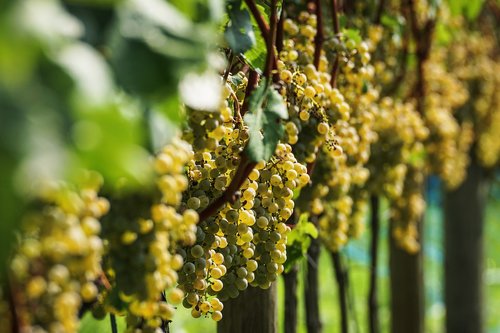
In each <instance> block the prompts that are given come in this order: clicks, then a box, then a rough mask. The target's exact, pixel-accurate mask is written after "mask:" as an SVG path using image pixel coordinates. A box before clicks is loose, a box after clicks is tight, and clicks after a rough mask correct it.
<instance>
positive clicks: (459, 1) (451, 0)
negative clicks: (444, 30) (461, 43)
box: [447, 0, 484, 21]
mask: <svg viewBox="0 0 500 333" xmlns="http://www.w3.org/2000/svg"><path fill="white" fill-rule="evenodd" d="M447 3H448V6H449V8H450V11H451V13H452V14H453V15H463V14H464V15H465V16H466V17H467V19H469V20H470V21H473V20H474V19H475V18H476V17H477V16H478V15H479V13H480V12H481V8H482V7H483V4H484V0H448V1H447Z"/></svg>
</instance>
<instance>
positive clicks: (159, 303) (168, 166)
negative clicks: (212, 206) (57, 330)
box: [94, 139, 198, 332]
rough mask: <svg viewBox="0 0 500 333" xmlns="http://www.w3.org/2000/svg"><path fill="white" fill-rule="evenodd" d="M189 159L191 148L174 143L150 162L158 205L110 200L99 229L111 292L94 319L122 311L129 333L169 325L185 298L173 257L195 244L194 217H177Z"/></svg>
mask: <svg viewBox="0 0 500 333" xmlns="http://www.w3.org/2000/svg"><path fill="white" fill-rule="evenodd" d="M192 157H193V154H192V150H191V147H190V146H189V145H188V144H187V143H186V142H184V141H181V140H179V139H174V140H173V142H172V143H171V144H169V145H167V146H165V147H164V148H163V149H162V151H161V152H160V153H159V154H158V155H157V156H156V158H155V159H154V168H155V170H156V173H157V188H158V192H159V193H158V194H159V195H157V196H158V197H159V199H158V200H157V202H156V203H155V204H153V205H151V203H152V199H151V198H152V197H155V196H152V195H150V194H149V193H145V194H144V195H138V194H135V195H133V196H129V195H124V196H123V197H120V198H115V199H114V201H113V207H112V210H111V212H110V215H109V218H108V219H106V220H105V221H104V223H103V237H104V239H106V241H107V248H106V250H107V253H106V254H107V256H106V261H105V263H106V267H107V271H106V273H107V275H108V277H109V279H110V280H111V283H112V288H111V290H108V291H107V292H106V296H107V297H106V299H105V300H104V304H99V305H98V306H97V307H96V308H95V309H94V313H95V314H96V315H97V316H99V315H102V314H104V313H105V312H106V311H111V312H115V313H120V311H121V310H122V309H127V310H128V311H127V325H128V330H129V331H130V332H138V331H139V329H142V330H144V332H149V331H154V330H155V329H156V328H159V327H160V326H161V325H162V324H163V323H164V322H165V321H169V320H171V319H172V317H173V314H174V310H175V309H174V305H175V304H178V303H180V302H181V301H182V299H183V297H184V293H183V292H182V290H180V289H178V288H176V285H177V279H178V274H177V271H178V270H179V269H181V267H182V265H183V258H182V256H181V255H180V254H177V253H176V252H177V249H178V247H179V246H185V245H189V244H192V243H193V242H194V241H195V239H196V236H195V231H196V223H197V222H198V214H197V213H196V211H194V210H192V209H185V210H183V211H179V208H180V205H181V200H182V192H183V191H185V190H186V189H187V186H188V179H187V178H186V176H185V174H184V171H185V170H184V169H185V165H186V163H187V162H188V161H189V160H191V159H192ZM102 307H104V308H105V310H106V311H102V309H101V308H102Z"/></svg>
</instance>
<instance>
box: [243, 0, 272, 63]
mask: <svg viewBox="0 0 500 333" xmlns="http://www.w3.org/2000/svg"><path fill="white" fill-rule="evenodd" d="M257 8H258V9H259V12H260V15H261V16H262V18H263V19H264V21H266V22H269V14H268V13H267V12H266V9H265V8H264V7H263V6H261V5H257ZM252 26H253V29H254V31H259V26H258V25H257V22H256V21H255V19H254V18H253V16H252ZM255 40H256V43H255V45H254V46H253V47H252V48H251V49H250V50H248V51H246V52H245V54H244V57H245V60H246V61H247V63H248V64H249V65H250V67H252V68H253V69H254V70H256V71H257V72H259V73H262V69H263V68H264V66H265V63H266V56H267V48H266V41H265V40H264V38H263V37H262V35H261V34H260V33H258V34H256V35H255Z"/></svg>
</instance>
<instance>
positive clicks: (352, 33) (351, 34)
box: [342, 29, 363, 44]
mask: <svg viewBox="0 0 500 333" xmlns="http://www.w3.org/2000/svg"><path fill="white" fill-rule="evenodd" d="M342 33H343V34H344V36H346V37H347V38H348V39H352V40H353V41H354V42H356V44H359V43H361V41H362V40H363V39H362V38H361V35H360V34H359V30H358V29H344V30H343V31H342Z"/></svg>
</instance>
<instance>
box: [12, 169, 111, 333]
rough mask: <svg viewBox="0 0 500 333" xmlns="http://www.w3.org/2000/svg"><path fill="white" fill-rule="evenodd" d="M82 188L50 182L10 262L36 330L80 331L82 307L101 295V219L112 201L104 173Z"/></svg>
mask: <svg viewBox="0 0 500 333" xmlns="http://www.w3.org/2000/svg"><path fill="white" fill-rule="evenodd" d="M88 180H89V181H88V182H85V183H84V184H83V185H82V186H81V187H80V188H79V189H73V188H70V187H69V186H68V185H66V184H63V183H61V184H49V185H48V186H47V188H45V189H44V190H43V191H42V193H41V194H40V196H39V205H40V208H39V209H34V210H33V211H32V212H31V213H29V214H27V215H26V216H25V218H24V221H23V228H22V236H21V239H20V242H19V245H18V246H17V247H16V250H15V254H14V256H13V258H12V260H11V262H10V275H11V276H12V277H13V279H12V281H11V288H12V290H11V292H12V293H13V294H15V295H16V296H15V298H16V299H17V300H18V301H19V302H20V304H16V306H17V307H18V310H19V311H18V312H19V316H20V317H21V318H23V320H22V321H23V322H25V323H28V324H29V326H30V329H31V331H32V332H37V333H42V332H77V331H78V325H79V317H78V313H79V310H80V308H81V306H82V305H83V304H84V303H89V302H93V301H95V300H96V298H97V296H98V291H99V290H98V285H96V283H97V281H98V280H99V277H100V275H101V274H102V269H101V256H102V253H103V242H102V240H101V239H100V238H99V233H100V230H101V223H100V222H99V219H100V218H101V217H102V216H103V215H104V214H106V213H107V211H108V209H109V202H108V201H107V200H106V199H104V198H102V197H99V196H98V195H97V192H98V189H99V187H100V180H99V176H97V175H91V174H90V173H89V177H88Z"/></svg>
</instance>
